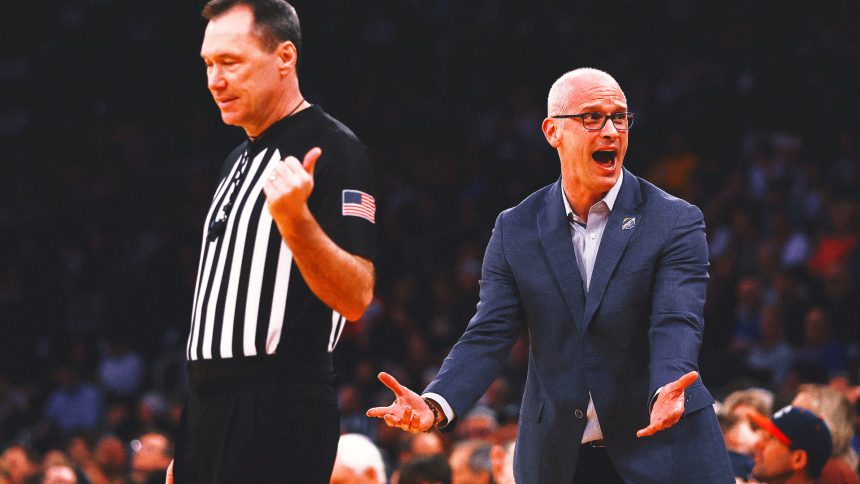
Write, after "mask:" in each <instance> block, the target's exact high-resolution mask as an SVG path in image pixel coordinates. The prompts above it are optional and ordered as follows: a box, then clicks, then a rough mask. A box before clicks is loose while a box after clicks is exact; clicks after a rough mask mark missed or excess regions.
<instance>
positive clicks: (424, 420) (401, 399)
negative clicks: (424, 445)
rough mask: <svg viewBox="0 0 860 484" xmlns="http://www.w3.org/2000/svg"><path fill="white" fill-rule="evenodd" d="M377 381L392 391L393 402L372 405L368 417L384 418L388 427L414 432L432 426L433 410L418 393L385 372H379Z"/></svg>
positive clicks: (423, 430)
mask: <svg viewBox="0 0 860 484" xmlns="http://www.w3.org/2000/svg"><path fill="white" fill-rule="evenodd" d="M379 381H381V382H382V383H384V384H385V386H387V387H388V388H390V389H391V391H392V392H394V396H395V398H394V403H392V404H391V405H389V406H387V407H374V408H371V409H370V410H368V411H367V416H368V417H376V418H381V419H383V420H385V423H386V424H388V426H389V427H397V428H400V429H403V430H406V431H407V432H412V433H413V434H416V433H418V432H426V431H427V430H429V429H430V428H431V427H433V419H434V416H433V411H432V410H430V407H428V406H427V404H426V403H424V400H423V399H422V398H421V396H420V395H418V394H417V393H415V392H413V391H412V390H410V389H408V388H406V387H405V386H403V385H401V384H400V383H398V382H397V380H396V379H395V378H394V377H393V376H391V375H389V374H388V373H385V372H384V371H383V372H382V373H380V374H379Z"/></svg>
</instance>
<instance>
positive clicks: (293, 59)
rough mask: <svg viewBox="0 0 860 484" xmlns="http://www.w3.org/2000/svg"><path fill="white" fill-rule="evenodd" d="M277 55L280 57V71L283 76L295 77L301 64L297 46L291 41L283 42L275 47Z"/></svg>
mask: <svg viewBox="0 0 860 484" xmlns="http://www.w3.org/2000/svg"><path fill="white" fill-rule="evenodd" d="M275 54H276V55H277V57H278V70H279V71H280V72H281V75H282V76H284V77H287V76H289V75H291V74H293V75H295V74H296V72H297V70H296V67H297V66H298V63H299V52H298V50H296V45H295V44H293V42H292V41H290V40H287V41H285V42H281V43H280V44H278V46H277V47H275Z"/></svg>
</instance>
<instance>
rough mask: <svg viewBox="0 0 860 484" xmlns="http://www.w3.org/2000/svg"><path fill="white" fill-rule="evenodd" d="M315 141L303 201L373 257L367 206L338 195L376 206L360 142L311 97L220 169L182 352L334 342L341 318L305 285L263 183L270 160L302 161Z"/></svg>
mask: <svg viewBox="0 0 860 484" xmlns="http://www.w3.org/2000/svg"><path fill="white" fill-rule="evenodd" d="M314 146H319V147H321V148H322V156H321V157H320V159H319V160H318V161H317V165H316V168H315V170H314V189H313V192H312V193H311V196H310V198H309V199H308V207H309V209H310V211H311V213H312V214H313V215H314V218H315V219H316V220H317V222H318V223H319V225H320V226H321V227H322V229H323V231H324V232H325V233H326V234H327V235H328V236H329V237H330V238H331V239H332V240H333V241H334V242H335V243H336V244H337V245H338V246H339V247H340V248H342V249H344V250H346V251H347V252H350V253H352V254H355V255H359V256H362V257H364V258H366V259H369V260H371V261H372V260H373V258H374V255H375V254H374V250H375V239H376V227H375V223H374V222H375V219H374V217H373V214H372V212H367V211H364V212H360V213H361V214H362V215H360V216H359V215H355V213H356V212H355V211H348V210H345V209H344V205H345V200H347V198H348V197H347V196H346V195H345V194H346V193H349V194H351V195H352V194H354V193H355V192H360V193H362V194H364V195H366V197H367V198H362V200H369V204H370V210H375V205H374V203H375V201H374V196H375V182H374V178H373V173H372V171H371V167H370V163H369V161H368V159H367V151H366V149H365V147H364V145H362V144H361V142H360V141H359V140H358V139H357V138H356V137H355V135H354V134H353V133H352V132H351V131H350V130H349V129H348V128H347V127H346V126H344V125H343V124H341V123H340V122H339V121H337V120H336V119H334V118H332V117H331V116H329V115H328V114H326V113H325V112H324V111H323V110H322V108H320V107H319V106H316V105H314V106H311V107H310V108H308V109H305V110H303V111H300V112H298V113H296V114H295V115H293V116H290V117H287V118H284V119H282V120H280V121H278V122H277V123H275V124H273V125H272V126H271V127H270V128H269V129H267V130H266V132H265V133H263V134H262V135H261V136H260V137H258V138H256V139H255V140H254V141H253V142H245V143H243V144H242V145H240V146H239V147H238V148H236V149H235V150H234V151H233V153H231V154H230V156H229V157H228V158H227V160H226V162H225V164H224V168H223V169H222V174H221V175H222V176H221V181H220V183H219V185H218V188H217V189H216V191H215V196H214V198H213V199H212V205H211V206H210V208H209V212H208V213H207V215H206V222H205V224H204V233H203V238H202V247H201V251H200V263H199V267H198V273H197V281H196V286H195V292H194V306H193V308H192V315H191V330H190V333H189V337H188V346H187V357H188V360H190V361H195V360H217V359H227V358H238V357H249V356H257V355H272V354H282V353H286V352H291V353H300V354H309V355H310V354H318V353H323V352H331V351H333V350H334V347H335V345H336V344H337V341H338V338H339V337H340V333H341V331H342V330H343V326H344V325H345V323H346V321H345V320H344V318H343V316H341V315H340V314H338V313H337V312H336V311H334V310H332V309H331V308H329V307H327V306H326V305H325V304H324V303H323V302H322V301H320V300H319V298H317V297H316V296H315V295H314V294H313V293H312V292H311V291H310V289H309V288H308V286H307V283H306V282H305V280H304V279H303V278H302V275H301V273H300V272H299V270H298V268H297V266H296V264H295V261H294V260H293V257H292V253H291V252H290V249H289V247H287V245H286V244H285V243H284V242H283V239H282V238H281V234H280V233H279V232H278V228H277V226H276V225H275V223H274V221H273V220H272V216H271V214H270V213H269V210H268V208H267V206H266V197H265V194H264V193H263V191H262V188H263V184H264V183H265V181H266V178H267V177H268V174H269V172H270V170H271V168H272V167H273V164H274V163H278V162H280V160H282V159H284V158H286V157H287V156H290V155H292V156H295V157H296V158H299V159H300V160H301V159H302V157H303V156H304V154H305V153H306V152H307V151H308V150H309V149H310V148H312V147H314ZM349 198H350V199H352V197H349ZM230 200H233V203H232V204H229V202H230ZM228 204H229V205H231V206H230V207H229V208H228V209H225V205H228ZM225 212H226V214H225ZM344 213H346V215H344ZM368 213H369V214H370V216H368V215H367V214H368ZM225 215H226V224H224V227H223V233H221V234H220V236H217V237H211V239H214V240H210V237H207V235H208V232H209V231H210V230H211V226H210V224H212V222H213V220H217V219H224V218H225Z"/></svg>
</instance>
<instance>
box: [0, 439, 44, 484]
mask: <svg viewBox="0 0 860 484" xmlns="http://www.w3.org/2000/svg"><path fill="white" fill-rule="evenodd" d="M0 469H4V470H5V471H6V473H7V474H8V476H9V481H10V482H11V483H12V484H22V483H24V481H26V480H27V479H28V478H29V477H30V476H33V475H35V474H36V473H37V472H38V471H39V465H38V464H37V462H36V458H35V456H34V455H32V454H31V451H30V450H29V449H27V448H26V447H24V446H23V445H14V444H13V445H10V446H9V447H7V448H6V449H5V450H4V451H3V453H2V454H0Z"/></svg>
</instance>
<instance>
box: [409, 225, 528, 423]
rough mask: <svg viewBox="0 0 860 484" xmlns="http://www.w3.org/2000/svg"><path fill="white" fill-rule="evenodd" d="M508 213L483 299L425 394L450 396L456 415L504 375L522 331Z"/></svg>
mask: <svg viewBox="0 0 860 484" xmlns="http://www.w3.org/2000/svg"><path fill="white" fill-rule="evenodd" d="M504 216H505V212H502V213H501V214H500V215H499V217H498V218H497V219H496V225H495V228H494V229H493V234H492V235H491V237H490V242H489V243H488V244H487V250H486V253H485V254H484V263H483V267H482V269H481V281H480V286H481V287H480V301H479V302H478V306H477V311H476V313H475V316H474V317H472V319H471V321H470V322H469V325H468V326H467V327H466V331H465V332H464V333H463V336H461V337H460V340H459V341H458V342H457V344H456V345H454V347H453V348H452V349H451V352H450V353H448V356H447V357H446V358H445V361H444V362H443V363H442V368H441V369H440V370H439V373H438V374H437V375H436V378H434V379H433V381H432V382H431V383H430V385H429V386H428V387H427V389H426V390H425V393H436V394H439V395H441V396H442V397H444V398H445V399H446V400H447V401H448V403H449V404H450V405H451V407H452V409H453V410H454V414H455V420H454V421H452V422H451V424H450V425H448V426H447V427H446V429H447V430H450V429H452V428H453V427H454V426H455V425H456V423H457V420H456V416H460V415H464V414H465V413H466V412H468V411H469V409H470V408H471V407H472V406H473V405H474V404H475V402H476V401H477V400H478V398H480V397H481V395H483V393H484V392H485V391H486V389H487V387H489V386H490V383H492V382H493V380H494V379H495V378H496V376H497V375H498V373H499V371H500V370H501V367H502V365H503V364H504V362H505V361H506V359H507V357H508V355H509V354H510V350H511V347H512V346H513V345H514V343H515V342H516V340H517V337H518V336H519V329H520V324H521V316H522V313H523V311H522V304H521V302H520V296H519V291H518V290H517V285H516V282H515V280H514V277H513V274H512V272H511V267H510V265H509V264H508V261H507V259H506V257H505V249H504V246H505V244H504Z"/></svg>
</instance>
